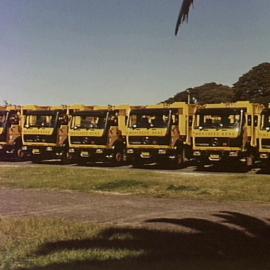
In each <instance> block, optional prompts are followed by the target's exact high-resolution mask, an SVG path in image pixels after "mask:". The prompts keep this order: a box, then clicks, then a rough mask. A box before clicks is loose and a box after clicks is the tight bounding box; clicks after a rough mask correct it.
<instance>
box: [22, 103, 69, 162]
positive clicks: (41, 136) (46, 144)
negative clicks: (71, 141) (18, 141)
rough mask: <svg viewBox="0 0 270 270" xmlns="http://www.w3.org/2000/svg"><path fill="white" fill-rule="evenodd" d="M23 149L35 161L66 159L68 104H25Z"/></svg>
mask: <svg viewBox="0 0 270 270" xmlns="http://www.w3.org/2000/svg"><path fill="white" fill-rule="evenodd" d="M21 115H22V143H23V146H22V151H23V153H24V155H26V156H29V157H30V158H31V160H32V161H33V162H38V161H41V160H46V159H62V160H65V158H66V155H67V152H68V111H67V107H66V106H64V105H63V106H35V105H28V106H23V107H22V110H21Z"/></svg>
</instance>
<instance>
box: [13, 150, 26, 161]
mask: <svg viewBox="0 0 270 270" xmlns="http://www.w3.org/2000/svg"><path fill="white" fill-rule="evenodd" d="M15 158H16V159H17V160H19V161H20V160H25V159H26V155H25V153H24V152H23V151H22V149H21V148H18V149H17V150H16V157H15Z"/></svg>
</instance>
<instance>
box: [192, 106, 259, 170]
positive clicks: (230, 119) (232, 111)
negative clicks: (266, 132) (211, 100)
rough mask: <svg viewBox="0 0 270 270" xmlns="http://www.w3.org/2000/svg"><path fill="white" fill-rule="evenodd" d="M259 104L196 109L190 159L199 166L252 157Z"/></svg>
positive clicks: (254, 147)
mask: <svg viewBox="0 0 270 270" xmlns="http://www.w3.org/2000/svg"><path fill="white" fill-rule="evenodd" d="M261 109H262V105H259V104H253V103H250V102H248V101H239V102H235V103H221V104H206V105H199V106H197V107H196V110H195V114H194V120H193V125H192V140H193V156H194V158H195V159H197V161H199V162H200V163H201V164H205V163H213V162H217V161H224V162H225V161H226V160H231V159H234V160H241V161H245V162H246V164H247V165H248V166H251V165H252V164H253V162H254V159H255V157H256V151H257V150H256V149H257V140H256V128H257V119H258V117H259V115H260V112H261Z"/></svg>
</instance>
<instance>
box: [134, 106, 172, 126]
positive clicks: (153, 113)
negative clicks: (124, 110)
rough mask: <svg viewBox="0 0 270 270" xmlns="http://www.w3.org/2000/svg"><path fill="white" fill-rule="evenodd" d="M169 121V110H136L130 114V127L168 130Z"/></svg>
mask: <svg viewBox="0 0 270 270" xmlns="http://www.w3.org/2000/svg"><path fill="white" fill-rule="evenodd" d="M169 119H170V111H169V110H134V111H131V112H130V116H129V127H131V128H167V127H168V126H169Z"/></svg>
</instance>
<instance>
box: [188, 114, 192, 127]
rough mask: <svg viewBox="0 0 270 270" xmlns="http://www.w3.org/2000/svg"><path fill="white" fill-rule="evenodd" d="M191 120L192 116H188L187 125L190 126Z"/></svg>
mask: <svg viewBox="0 0 270 270" xmlns="http://www.w3.org/2000/svg"><path fill="white" fill-rule="evenodd" d="M192 122H193V117H192V116H189V117H188V126H189V127H192Z"/></svg>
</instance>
